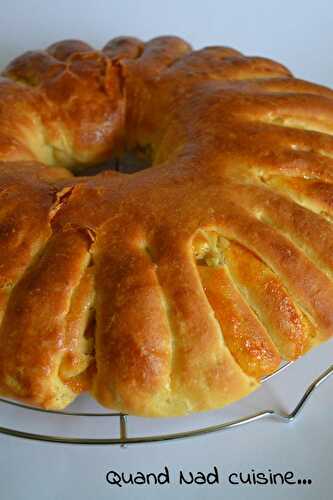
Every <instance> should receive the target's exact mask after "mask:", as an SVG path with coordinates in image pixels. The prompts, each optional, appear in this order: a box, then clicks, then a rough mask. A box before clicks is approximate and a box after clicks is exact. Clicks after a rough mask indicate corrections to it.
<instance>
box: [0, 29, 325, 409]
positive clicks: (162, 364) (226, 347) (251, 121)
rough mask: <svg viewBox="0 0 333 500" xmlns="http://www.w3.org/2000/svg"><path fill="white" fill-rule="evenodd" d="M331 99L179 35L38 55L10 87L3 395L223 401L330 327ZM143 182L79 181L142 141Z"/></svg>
mask: <svg viewBox="0 0 333 500" xmlns="http://www.w3.org/2000/svg"><path fill="white" fill-rule="evenodd" d="M332 97H333V92H332V91H331V90H330V89H327V88H325V87H322V86H319V85H315V84H312V83H308V82H305V81H302V80H297V79H295V78H294V77H293V76H292V75H291V73H290V72H289V71H288V70H287V69H286V68H285V67H284V66H282V65H280V64H278V63H275V62H274V61H271V60H268V59H264V58H259V57H245V56H244V55H242V54H241V53H240V52H238V51H236V50H234V49H230V48H227V47H208V48H204V49H202V50H196V51H194V50H192V49H191V47H190V46H189V44H188V43H187V42H185V41H184V40H181V39H180V38H177V37H159V38H156V39H153V40H150V41H149V42H147V43H144V42H142V41H140V40H138V39H135V38H130V37H120V38H116V39H114V40H111V41H110V42H109V43H107V44H106V45H105V47H104V49H103V50H102V51H96V50H94V49H93V48H92V47H90V46H89V45H87V44H85V43H84V42H81V41H78V40H66V41H63V42H59V43H56V44H53V45H51V46H50V47H49V48H48V49H47V50H46V51H38V52H27V53H25V54H23V55H22V56H20V57H18V58H17V59H15V60H14V61H13V62H12V63H10V64H9V66H8V67H7V68H6V69H5V70H4V71H3V73H2V78H1V79H0V392H1V394H4V395H6V396H9V397H13V398H18V399H22V400H25V401H27V402H29V403H30V404H34V405H40V406H44V407H47V408H64V407H65V406H66V405H68V404H69V403H70V402H71V401H72V400H73V399H74V398H75V397H76V396H77V395H78V394H80V393H81V392H82V391H85V390H90V391H91V393H92V394H93V395H94V397H95V398H96V399H97V400H98V401H99V402H100V403H102V404H103V405H105V406H108V407H111V408H114V409H118V410H122V411H125V412H127V413H131V414H137V415H148V416H171V415H180V414H186V413H190V412H194V411H203V410H208V409H213V408H217V407H221V406H223V405H225V404H227V403H230V402H232V401H235V400H237V399H239V398H241V397H243V396H245V395H247V394H248V393H250V392H251V391H252V390H254V389H255V388H256V387H257V386H258V381H259V380H260V378H261V377H263V376H265V375H267V374H269V373H271V372H273V371H274V370H275V369H276V368H277V367H278V365H279V363H280V361H281V359H296V358H297V357H299V356H301V355H303V354H304V353H305V352H306V351H308V350H309V349H310V348H312V347H313V346H315V345H317V344H318V343H320V342H322V341H324V340H326V339H328V338H330V337H331V336H332V334H333V312H332V311H333V284H332V276H333V269H332V268H333V262H332V258H331V248H332V245H333V232H332V216H333V215H332V207H333V190H332V181H333V175H332V172H333V170H332V158H333V138H332V132H333V99H332ZM135 149H136V150H140V151H145V150H146V151H148V150H149V151H151V154H152V158H153V161H152V167H151V168H148V169H146V170H143V171H139V172H136V173H134V174H131V175H126V174H122V173H115V172H104V173H101V174H98V175H96V176H95V177H88V176H87V177H84V176H81V177H73V175H72V173H71V172H72V171H75V168H78V169H79V171H82V169H83V168H84V167H85V166H86V165H91V164H93V163H99V162H101V161H103V160H105V159H108V158H110V156H111V155H112V156H118V155H120V154H121V153H122V152H123V151H128V150H135Z"/></svg>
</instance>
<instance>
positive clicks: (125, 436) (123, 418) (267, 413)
mask: <svg viewBox="0 0 333 500" xmlns="http://www.w3.org/2000/svg"><path fill="white" fill-rule="evenodd" d="M290 364H291V362H289V363H285V364H284V365H282V366H281V367H280V368H279V369H278V370H277V371H276V372H274V373H273V374H271V375H269V376H267V377H265V378H264V379H262V382H266V381H267V380H269V379H271V378H272V377H273V376H276V375H277V374H279V373H281V372H282V371H283V370H285V369H286V368H287V367H288V366H289V365H290ZM332 374H333V365H331V366H330V367H329V368H328V369H327V370H325V371H324V372H322V373H321V375H320V376H319V377H318V378H316V379H315V380H314V381H313V382H312V383H311V384H310V385H309V387H308V388H307V389H306V390H305V392H304V394H303V396H302V397H301V399H300V400H299V402H298V403H297V405H296V406H295V408H294V410H293V411H292V412H291V413H283V412H278V411H275V410H263V411H259V412H257V413H254V414H252V415H248V416H245V417H241V418H237V419H234V420H230V421H227V422H223V423H221V424H217V425H212V426H208V427H201V428H197V429H194V430H190V431H185V432H176V433H170V434H156V435H147V436H133V435H131V434H130V432H129V418H130V417H129V416H127V415H125V414H123V413H102V412H101V413H95V412H86V413H84V412H74V411H53V410H44V409H40V408H34V407H31V406H28V405H25V404H22V403H17V402H14V401H11V400H8V399H5V398H0V403H2V404H6V405H11V406H14V407H18V408H21V409H22V408H23V409H25V410H29V411H33V412H38V413H48V414H55V415H63V416H68V417H73V416H76V417H95V418H96V417H98V418H114V419H118V428H119V437H116V438H80V437H65V436H55V435H47V434H38V433H30V432H25V431H20V430H16V429H12V428H8V427H1V426H0V434H5V435H7V436H14V437H17V438H25V439H30V440H34V441H46V442H52V443H63V444H81V445H83V444H84V445H120V446H126V445H129V444H138V443H153V442H161V441H172V440H176V439H184V438H189V437H195V436H202V435H205V434H211V433H213V432H219V431H222V430H226V429H232V428H234V427H239V426H241V425H245V424H249V423H251V422H255V421H257V420H262V419H265V418H266V419H267V418H269V417H270V418H275V419H277V420H280V421H282V422H287V423H288V422H292V421H293V420H295V419H296V418H297V417H298V416H299V414H300V413H301V412H302V410H303V409H304V407H305V405H306V404H307V403H308V401H309V399H310V397H311V395H312V394H313V393H314V391H315V390H316V389H318V387H319V386H320V385H321V384H322V383H324V382H325V381H326V380H327V379H328V378H329V377H330V376H331V375H332Z"/></svg>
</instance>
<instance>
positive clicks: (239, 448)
mask: <svg viewBox="0 0 333 500" xmlns="http://www.w3.org/2000/svg"><path fill="white" fill-rule="evenodd" d="M332 21H333V9H332V3H331V1H329V0H327V1H320V0H317V1H311V2H309V1H305V0H303V1H292V0H289V1H272V0H271V1H258V0H257V1H254V0H251V1H242V2H241V1H238V0H237V1H236V0H233V1H228V2H224V1H218V0H216V1H212V0H203V1H200V2H198V1H193V0H192V1H187V0H183V1H181V0H178V1H174V0H163V1H160V0H155V1H133V0H132V1H130V0H117V1H111V0H108V1H106V0H105V1H101V0H100V1H98V0H95V1H94V2H92V1H87V0H80V1H72V2H71V1H69V0H57V1H56V0H52V1H47V0H43V1H41V0H29V1H28V0H25V1H22V0H21V1H19V0H11V1H10V2H7V0H3V1H2V2H1V9H0V64H1V66H3V65H5V63H6V62H8V61H9V60H10V58H12V57H14V56H16V55H18V54H20V53H21V52H23V51H24V50H28V49H31V48H41V47H43V46H46V45H49V44H50V43H52V42H54V41H57V40H59V39H62V38H68V37H70V38H74V37H77V38H82V39H84V40H86V41H88V42H90V43H92V44H94V45H96V46H97V47H99V46H102V45H104V44H105V43H106V41H108V39H110V38H112V37H114V36H118V35H123V34H129V35H134V36H138V37H142V38H143V39H148V38H150V37H153V36H156V35H160V34H177V35H180V36H183V37H185V38H186V39H188V40H189V41H191V42H192V43H193V45H194V46H195V47H200V46H203V45H209V44H213V45H217V44H224V45H229V46H234V47H236V48H238V49H239V50H241V51H243V52H245V53H247V54H258V55H265V56H268V57H272V58H276V59H278V60H279V61H281V62H283V63H284V64H286V65H287V66H289V67H290V69H292V71H293V72H294V73H295V74H297V75H298V76H300V77H302V78H307V79H311V80H314V81H317V82H319V83H324V84H327V85H332V84H333V58H332V45H333V43H332V42H333V31H332ZM332 355H333V345H332V343H331V344H328V345H326V346H322V347H321V348H320V349H319V350H317V351H316V352H314V353H311V354H310V355H309V356H307V357H305V359H303V360H302V361H300V362H299V363H298V364H297V365H294V366H293V367H291V368H290V371H289V373H285V374H282V375H281V376H280V378H279V379H278V380H276V381H274V382H273V383H271V384H270V385H269V386H267V388H263V389H262V390H261V391H260V392H259V393H258V395H256V396H255V398H252V399H250V400H247V401H245V402H244V403H242V405H243V406H239V407H237V410H238V411H242V410H243V411H244V412H245V413H246V412H247V413H248V412H249V410H251V411H252V409H253V408H254V407H257V408H265V407H267V406H272V405H273V406H276V407H278V408H281V409H289V410H290V409H291V408H292V407H293V406H294V404H295V403H296V401H297V399H298V397H299V396H300V395H301V393H302V389H303V388H305V387H306V385H307V384H308V383H309V382H310V381H311V380H312V378H313V376H315V375H318V374H319V373H320V371H321V370H323V369H325V368H326V367H327V366H328V365H329V363H330V362H331V360H332V358H333V356H332ZM332 384H333V380H329V381H328V382H327V383H326V385H325V386H322V387H321V388H320V390H319V391H318V393H317V394H316V395H315V396H314V397H313V399H312V400H311V401H310V404H309V407H308V408H307V409H306V410H305V412H304V414H303V415H302V416H301V417H300V419H299V420H298V421H296V422H295V423H293V424H290V425H285V424H283V423H280V422H274V421H268V422H257V423H254V424H251V426H248V427H244V428H239V429H235V430H232V431H226V432H223V433H220V434H217V435H211V436H206V437H204V438H197V439H194V440H189V441H182V442H173V443H168V444H155V445H149V446H136V447H130V448H127V449H120V448H118V447H104V448H103V447H95V448H88V447H74V446H62V445H50V444H45V443H41V444H38V443H33V442H28V441H20V440H17V439H14V438H8V437H0V498H1V500H21V499H22V500H23V499H24V500H26V499H30V498H31V499H34V500H44V499H46V500H48V499H50V500H56V499H57V500H58V499H59V500H60V499H62V500H76V499H80V500H90V499H95V498H96V499H97V498H98V499H108V498H116V499H118V498H119V499H123V498H128V499H136V498H151V499H155V498H161V499H162V498H171V497H173V498H184V499H186V498H191V499H196V498H198V499H201V498H209V499H210V498H212V499H215V498H216V499H222V498H228V499H236V498H239V499H244V498H246V499H248V498H249V499H251V498H256V499H265V500H266V499H268V498H269V499H275V498H277V499H280V498H281V499H282V498H288V499H296V498H297V499H307V498H309V499H310V498H316V499H317V500H321V499H323V500H326V499H329V498H331V497H332V493H331V490H332V487H333V479H332V462H333V461H332V448H333V435H332V411H333V397H332ZM230 411H231V410H223V411H221V412H220V413H215V414H214V419H215V422H217V421H223V420H224V419H225V418H226V417H229V413H230ZM0 415H1V416H0V425H1V424H3V425H9V424H11V425H17V426H20V423H21V422H22V419H21V420H20V412H17V411H16V412H13V413H12V417H10V421H9V422H8V418H9V417H8V416H6V410H1V407H0ZM3 418H7V421H6V422H3V420H2V419H3ZM45 418H47V417H45ZM211 419H212V417H211V416H202V417H200V420H198V418H196V419H194V422H195V423H198V422H200V425H205V423H209V422H211ZM27 422H29V423H30V422H31V416H30V417H29V418H28V419H27ZM36 422H37V421H36ZM36 425H37V424H35V426H36ZM38 425H39V424H38ZM44 425H45V422H44ZM71 425H72V427H71V431H72V432H71V433H72V434H75V432H76V431H79V430H80V432H82V424H81V423H80V424H79V423H77V424H71ZM76 425H77V429H76ZM155 425H157V426H158V424H156V423H155ZM110 426H111V423H110ZM21 428H22V425H21ZM104 428H105V427H103V429H104ZM148 430H149V429H148ZM214 465H216V466H217V467H218V469H219V471H220V477H221V478H222V483H221V484H220V485H219V486H214V487H213V486H211V487H205V486H197V487H193V488H191V487H189V486H187V487H182V488H181V489H180V488H179V487H178V489H177V490H175V488H176V486H175V485H173V486H163V487H160V488H154V487H149V488H145V487H143V486H140V487H139V486H137V487H123V488H121V489H120V488H118V487H115V486H114V487H111V486H109V485H108V484H107V483H106V481H105V474H106V472H107V471H108V470H110V469H115V470H118V471H132V472H135V471H137V470H141V471H143V472H153V471H160V470H161V469H162V468H163V467H164V466H168V467H169V468H170V472H171V473H172V477H174V475H175V474H176V472H177V471H178V470H179V469H180V468H181V469H184V470H186V471H188V470H192V471H194V472H196V471H198V470H201V471H206V472H207V471H209V470H210V469H211V468H212V467H213V466H214ZM269 468H270V469H272V470H273V471H274V472H285V471H287V470H292V471H294V472H295V475H296V477H301V478H312V480H313V484H312V485H311V486H305V487H303V486H285V487H282V488H281V487H274V486H261V487H250V486H243V487H241V486H240V487H235V486H234V487H231V486H230V485H228V484H227V483H226V477H227V473H230V472H238V471H244V472H246V471H251V469H255V470H256V471H257V472H259V471H262V470H264V471H267V469H269Z"/></svg>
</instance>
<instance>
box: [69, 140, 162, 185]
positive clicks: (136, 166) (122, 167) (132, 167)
mask: <svg viewBox="0 0 333 500" xmlns="http://www.w3.org/2000/svg"><path fill="white" fill-rule="evenodd" d="M152 156H153V155H152V150H151V147H149V146H145V147H137V148H135V149H134V150H131V151H124V153H123V154H121V155H118V156H117V157H114V158H110V159H109V160H106V161H105V162H103V163H100V164H97V165H82V166H77V167H76V168H75V169H74V172H73V173H74V175H75V177H82V176H87V175H88V176H93V175H97V174H100V173H101V172H107V171H109V170H113V171H116V172H121V173H123V174H133V173H135V172H139V171H140V170H145V169H146V168H149V167H151V166H152V162H153V158H152Z"/></svg>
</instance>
